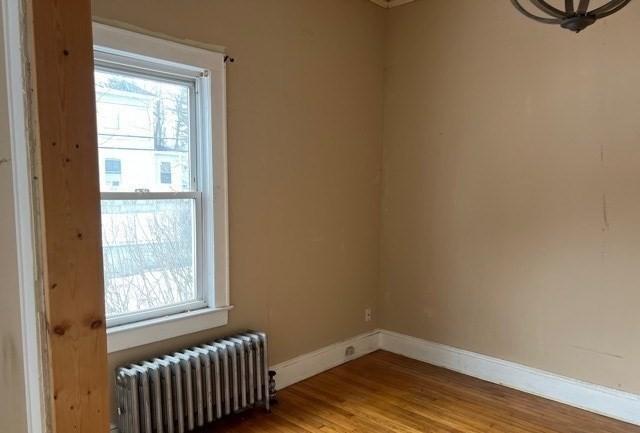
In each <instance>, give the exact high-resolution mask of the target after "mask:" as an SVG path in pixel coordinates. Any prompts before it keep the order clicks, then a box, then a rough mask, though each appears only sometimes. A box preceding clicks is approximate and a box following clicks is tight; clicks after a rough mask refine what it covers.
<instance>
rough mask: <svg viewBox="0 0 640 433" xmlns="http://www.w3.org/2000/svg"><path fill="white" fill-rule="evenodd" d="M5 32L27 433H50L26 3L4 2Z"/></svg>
mask: <svg viewBox="0 0 640 433" xmlns="http://www.w3.org/2000/svg"><path fill="white" fill-rule="evenodd" d="M0 7H1V8H2V14H1V15H2V27H3V29H4V50H5V60H6V61H5V63H6V75H7V83H6V85H7V97H8V103H9V106H8V112H9V130H10V136H11V159H12V164H11V165H12V167H13V173H12V180H13V196H14V206H15V219H16V244H17V245H16V250H17V253H18V268H19V269H18V284H19V290H20V320H21V324H20V327H21V331H22V355H23V365H22V368H23V370H24V383H25V393H26V395H25V397H26V401H25V409H26V414H27V431H28V433H44V432H45V431H46V430H47V412H46V396H45V386H44V384H43V381H44V379H43V377H42V360H43V357H44V355H43V353H42V348H41V345H40V341H39V331H40V330H39V323H38V305H39V304H38V302H39V301H38V298H37V296H36V290H37V289H36V280H37V277H36V260H35V254H36V252H35V246H34V245H35V244H34V235H33V212H32V195H31V176H30V173H31V169H30V161H29V140H28V133H27V124H28V115H27V106H26V96H25V95H26V91H25V89H26V88H27V86H26V82H25V76H24V71H23V68H24V59H25V55H24V50H23V32H24V28H23V24H22V23H23V10H22V2H20V1H15V0H1V4H0Z"/></svg>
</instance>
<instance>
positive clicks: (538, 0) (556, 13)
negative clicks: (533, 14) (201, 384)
mask: <svg viewBox="0 0 640 433" xmlns="http://www.w3.org/2000/svg"><path fill="white" fill-rule="evenodd" d="M530 1H531V3H533V4H534V6H536V7H537V8H538V9H540V10H541V11H542V12H545V13H547V14H549V15H551V16H552V17H555V18H560V19H564V18H566V17H567V14H566V13H565V12H563V11H561V10H560V9H557V8H555V7H553V6H551V5H550V4H549V3H547V2H546V1H544V0H530Z"/></svg>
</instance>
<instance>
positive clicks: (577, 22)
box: [511, 0, 631, 33]
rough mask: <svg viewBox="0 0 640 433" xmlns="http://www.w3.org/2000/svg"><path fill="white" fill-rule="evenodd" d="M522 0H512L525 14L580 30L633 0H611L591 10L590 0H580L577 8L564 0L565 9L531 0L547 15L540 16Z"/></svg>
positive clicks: (541, 1) (567, 0) (569, 1)
mask: <svg viewBox="0 0 640 433" xmlns="http://www.w3.org/2000/svg"><path fill="white" fill-rule="evenodd" d="M521 1H522V0H511V3H513V5H514V6H515V7H516V9H518V10H519V11H520V12H522V13H523V14H524V15H525V16H527V17H529V18H531V19H534V20H536V21H538V22H541V23H545V24H560V26H562V27H563V28H565V29H568V30H571V31H573V32H576V33H578V32H580V31H582V30H584V29H586V28H587V27H589V26H590V25H591V24H593V23H595V22H596V21H597V20H599V19H601V18H604V17H608V16H609V15H613V14H615V13H616V12H618V11H619V10H620V9H622V8H623V7H625V6H626V5H628V4H629V2H631V0H610V1H608V2H607V3H606V4H604V5H602V6H600V7H598V8H595V9H593V10H589V3H590V0H580V3H579V4H578V8H577V9H576V7H575V4H574V2H573V0H564V4H565V8H564V10H561V9H558V8H557V7H555V6H551V5H550V4H549V3H547V2H546V1H544V0H529V1H530V2H531V3H532V4H533V5H534V6H535V7H537V8H538V9H540V10H541V11H542V12H544V13H545V14H546V15H548V16H546V17H540V16H537V15H535V14H533V13H532V12H529V11H528V10H527V9H525V8H524V7H523V6H522V4H521V3H520V2H521Z"/></svg>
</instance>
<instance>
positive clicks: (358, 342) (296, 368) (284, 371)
mask: <svg viewBox="0 0 640 433" xmlns="http://www.w3.org/2000/svg"><path fill="white" fill-rule="evenodd" d="M379 337H380V332H379V331H377V330H376V331H371V332H368V333H366V334H362V335H358V336H356V337H353V338H350V339H348V340H344V341H341V342H339V343H335V344H331V345H329V346H326V347H323V348H322V349H318V350H316V351H314V352H311V353H307V354H304V355H301V356H298V357H296V358H293V359H290V360H289V361H285V362H283V363H280V364H277V365H274V366H273V367H272V368H271V369H272V370H274V371H275V372H276V384H277V389H282V388H286V387H288V386H291V385H293V384H294V383H297V382H300V381H303V380H305V379H308V378H310V377H312V376H315V375H317V374H320V373H322V372H324V371H327V370H330V369H332V368H334V367H337V366H339V365H341V364H344V363H345V362H349V361H353V360H354V359H357V358H359V357H361V356H364V355H367V354H369V353H371V352H374V351H376V350H378V349H379V348H380V342H379ZM349 346H353V348H354V350H355V351H354V354H353V355H351V356H346V355H345V351H346V350H347V348H348V347H349Z"/></svg>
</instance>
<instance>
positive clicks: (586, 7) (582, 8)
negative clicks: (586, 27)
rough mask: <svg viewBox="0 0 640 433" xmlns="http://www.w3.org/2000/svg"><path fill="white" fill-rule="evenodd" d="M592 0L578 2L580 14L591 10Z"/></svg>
mask: <svg viewBox="0 0 640 433" xmlns="http://www.w3.org/2000/svg"><path fill="white" fill-rule="evenodd" d="M589 3H590V0H580V4H578V15H586V14H587V11H588V10H589Z"/></svg>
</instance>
